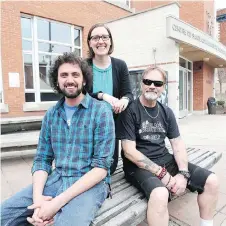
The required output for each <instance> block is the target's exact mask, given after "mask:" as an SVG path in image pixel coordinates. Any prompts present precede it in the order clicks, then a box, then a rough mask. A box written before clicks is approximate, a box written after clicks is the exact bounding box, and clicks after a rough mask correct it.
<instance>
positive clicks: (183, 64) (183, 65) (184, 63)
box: [179, 57, 186, 68]
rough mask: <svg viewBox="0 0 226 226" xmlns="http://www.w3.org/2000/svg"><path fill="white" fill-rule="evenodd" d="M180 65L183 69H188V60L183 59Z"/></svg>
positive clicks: (180, 60)
mask: <svg viewBox="0 0 226 226" xmlns="http://www.w3.org/2000/svg"><path fill="white" fill-rule="evenodd" d="M179 63H180V66H181V67H183V68H186V60H185V59H183V58H181V57H180V59H179Z"/></svg>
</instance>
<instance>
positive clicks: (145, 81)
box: [143, 79, 164, 87]
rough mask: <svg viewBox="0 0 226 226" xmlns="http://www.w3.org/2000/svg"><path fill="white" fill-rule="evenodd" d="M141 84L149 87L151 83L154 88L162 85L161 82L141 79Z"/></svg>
mask: <svg viewBox="0 0 226 226" xmlns="http://www.w3.org/2000/svg"><path fill="white" fill-rule="evenodd" d="M143 83H144V85H146V86H150V85H151V84H152V83H153V84H154V86H155V87H161V86H163V85H164V82H163V81H153V80H150V79H143Z"/></svg>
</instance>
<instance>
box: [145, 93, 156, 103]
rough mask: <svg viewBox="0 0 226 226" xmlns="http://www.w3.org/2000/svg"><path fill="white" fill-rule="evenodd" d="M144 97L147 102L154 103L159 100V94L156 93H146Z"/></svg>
mask: <svg viewBox="0 0 226 226" xmlns="http://www.w3.org/2000/svg"><path fill="white" fill-rule="evenodd" d="M144 97H145V99H146V100H152V101H154V100H157V99H158V95H157V93H154V92H145V93H144Z"/></svg>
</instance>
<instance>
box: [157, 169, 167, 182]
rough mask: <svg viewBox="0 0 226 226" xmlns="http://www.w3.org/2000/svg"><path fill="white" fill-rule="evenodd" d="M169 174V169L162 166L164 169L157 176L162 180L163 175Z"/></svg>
mask: <svg viewBox="0 0 226 226" xmlns="http://www.w3.org/2000/svg"><path fill="white" fill-rule="evenodd" d="M166 174H167V170H166V168H165V167H162V170H161V172H160V174H159V175H158V176H157V177H158V178H159V180H162V178H163V177H165V176H166Z"/></svg>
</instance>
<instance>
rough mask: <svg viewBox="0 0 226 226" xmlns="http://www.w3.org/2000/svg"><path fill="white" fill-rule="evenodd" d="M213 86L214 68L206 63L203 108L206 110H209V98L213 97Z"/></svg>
mask: <svg viewBox="0 0 226 226" xmlns="http://www.w3.org/2000/svg"><path fill="white" fill-rule="evenodd" d="M213 86H214V68H213V67H211V66H210V65H208V64H207V63H204V75H203V89H204V93H203V106H204V109H206V108H207V100H208V98H209V97H212V96H213Z"/></svg>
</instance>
